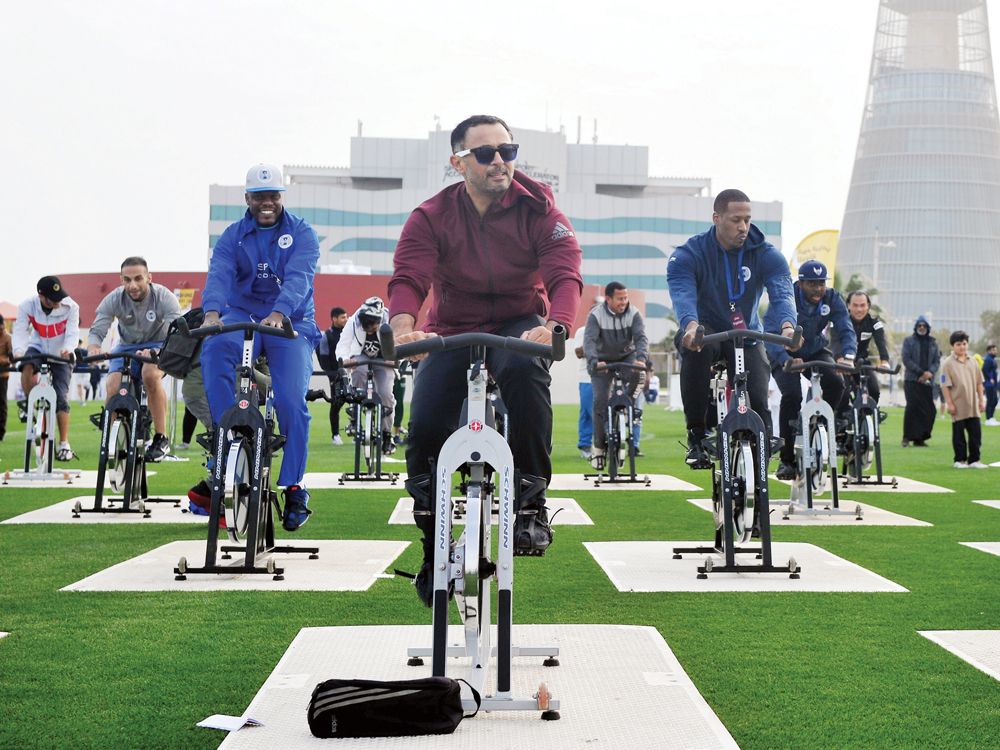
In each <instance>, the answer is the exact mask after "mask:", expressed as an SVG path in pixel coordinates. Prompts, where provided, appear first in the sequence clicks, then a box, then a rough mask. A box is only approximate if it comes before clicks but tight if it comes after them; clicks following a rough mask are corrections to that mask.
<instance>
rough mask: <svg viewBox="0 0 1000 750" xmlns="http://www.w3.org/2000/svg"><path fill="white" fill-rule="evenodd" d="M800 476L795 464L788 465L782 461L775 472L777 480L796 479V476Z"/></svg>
mask: <svg viewBox="0 0 1000 750" xmlns="http://www.w3.org/2000/svg"><path fill="white" fill-rule="evenodd" d="M796 474H798V469H796V468H795V464H792V463H788V462H787V461H781V462H780V463H779V464H778V470H777V471H776V472H774V478H775V479H786V480H787V479H795V475H796Z"/></svg>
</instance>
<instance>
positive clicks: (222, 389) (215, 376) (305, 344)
mask: <svg viewBox="0 0 1000 750" xmlns="http://www.w3.org/2000/svg"><path fill="white" fill-rule="evenodd" d="M246 320H251V316H250V314H249V313H247V312H244V311H243V310H239V309H237V308H233V307H227V308H226V309H225V310H224V311H223V313H222V322H223V323H238V322H240V321H246ZM253 320H257V318H253ZM258 322H259V321H258ZM292 327H293V328H294V329H295V330H296V331H298V333H299V336H298V338H294V339H286V338H282V337H280V336H267V335H264V334H260V333H258V334H256V336H255V337H254V342H253V358H254V359H255V360H256V359H257V357H258V356H260V353H261V351H262V350H263V352H264V353H265V354H266V355H267V363H268V367H269V368H270V371H271V384H272V388H273V390H274V408H275V411H276V412H277V416H278V425H279V429H280V431H281V434H282V435H284V436H285V447H284V448H283V456H282V459H281V471H280V473H279V474H278V482H277V483H278V486H280V487H289V486H291V485H295V484H301V483H302V477H303V476H305V472H306V459H307V458H308V456H309V420H310V416H309V409H308V408H307V406H306V391H308V390H309V378H310V377H311V375H312V353H313V346H314V345H315V344H316V341H314V340H313V338H314V336H312V335H311V334H312V333H313V331H314V330H318V329H316V325H315V323H312V322H311V321H301V320H298V321H294V322H293V324H292ZM242 352H243V332H242V331H235V332H233V333H225V334H221V335H218V336H209V337H208V338H207V339H205V343H204V345H203V346H202V351H201V368H202V374H203V376H204V380H205V394H206V395H207V396H208V406H209V408H210V409H211V410H212V419H213V420H215V422H216V424H218V422H219V420H220V419H221V418H222V415H223V414H224V413H225V411H226V409H228V408H229V407H230V406H232V405H233V395H234V394H235V392H236V368H237V367H239V364H240V357H241V355H242Z"/></svg>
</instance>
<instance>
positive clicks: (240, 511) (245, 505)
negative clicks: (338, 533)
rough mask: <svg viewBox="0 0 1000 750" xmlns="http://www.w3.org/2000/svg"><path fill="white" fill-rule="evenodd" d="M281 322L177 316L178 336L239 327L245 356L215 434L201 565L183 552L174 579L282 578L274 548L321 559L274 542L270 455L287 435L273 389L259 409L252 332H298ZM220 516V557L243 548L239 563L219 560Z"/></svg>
mask: <svg viewBox="0 0 1000 750" xmlns="http://www.w3.org/2000/svg"><path fill="white" fill-rule="evenodd" d="M281 324H282V328H281V330H278V329H277V328H271V327H270V326H265V325H263V324H261V323H253V322H250V321H243V322H239V323H227V324H225V325H217V326H208V327H202V328H197V329H195V330H193V331H192V330H189V329H188V325H187V321H186V320H184V318H183V317H181V318H178V319H177V330H178V331H179V332H180V334H181V335H182V336H191V337H194V338H202V337H204V336H214V335H216V334H220V333H229V332H231V331H243V357H242V361H241V363H240V367H239V369H238V370H237V373H236V398H235V401H236V402H235V403H234V404H233V405H232V406H230V407H229V408H228V409H226V411H225V412H224V413H223V415H222V418H221V419H220V420H219V424H218V425H217V426H216V428H215V435H214V439H213V440H214V442H213V451H212V455H213V463H212V476H211V477H210V479H209V483H210V485H211V487H212V505H211V510H210V512H209V517H208V545H207V547H206V549H205V564H204V566H202V567H191V566H189V565H188V561H187V558H185V557H182V558H181V559H180V561H179V562H178V563H177V567H176V568H174V573H175V575H174V578H175V579H176V580H178V581H183V580H186V579H187V576H188V575H190V574H191V573H216V574H233V573H260V574H264V573H266V574H268V575H271V576H273V577H274V580H275V581H282V580H284V578H285V576H284V573H285V569H284V568H279V567H277V565H276V564H275V562H274V558H273V557H271V555H272V554H273V553H275V552H298V553H303V554H308V555H309V559H310V560H315V559H318V558H319V548H318V547H291V546H277V545H275V542H274V516H275V514H276V515H277V516H278V517H279V518H280V517H281V506H280V505H279V504H278V493H277V492H275V491H274V490H272V489H271V460H272V458H273V456H274V452H275V451H277V450H279V449H280V448H281V447H282V446H283V445H284V444H285V437H284V435H280V434H277V433H276V432H275V431H274V392H273V391H272V389H271V388H268V389H267V393H266V395H265V397H264V413H263V414H261V411H260V393H259V391H258V390H257V385H256V383H254V377H253V341H254V334H255V333H261V334H264V335H267V336H283V337H285V338H288V339H293V338H295V337H296V336H298V333H296V332H295V331H294V330H292V322H291V321H290V320H289V319H288V318H284V319H283V320H282V321H281ZM223 517H225V519H226V533H227V534H228V536H229V541H230V542H231V543H232V545H224V546H223V547H222V553H223V554H222V556H221V559H223V560H229V559H231V558H232V555H231V554H230V553H233V552H237V553H243V563H242V564H228V565H220V564H218V563H217V556H218V552H219V547H218V543H219V528H220V526H221V520H222V518H223Z"/></svg>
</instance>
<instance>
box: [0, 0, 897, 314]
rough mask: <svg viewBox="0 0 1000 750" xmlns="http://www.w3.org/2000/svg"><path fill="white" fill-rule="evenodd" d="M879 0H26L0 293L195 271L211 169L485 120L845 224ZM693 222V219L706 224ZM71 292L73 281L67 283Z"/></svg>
mask: <svg viewBox="0 0 1000 750" xmlns="http://www.w3.org/2000/svg"><path fill="white" fill-rule="evenodd" d="M877 10H878V2H877V0H838V1H837V2H836V3H828V2H817V1H816V0H756V2H752V1H750V0H739V1H737V0H701V1H700V2H698V1H696V0H690V1H686V2H679V1H678V0H619V1H618V2H613V3H609V2H604V3H594V2H589V3H588V2H572V3H571V2H554V1H550V0H541V1H539V0H534V1H533V2H523V1H522V0H513V2H506V3H491V4H486V3H470V2H464V3H458V2H451V1H450V0H447V1H444V2H442V1H441V0H439V1H438V2H434V3H414V2H397V1H396V0H392V1H391V2H387V1H382V2H353V1H348V0H326V1H324V0H294V1H284V2H274V0H270V1H268V2H263V1H262V0H240V1H239V2H237V1H236V0H228V1H227V0H172V1H171V2H159V1H157V0H144V1H143V2H136V1H135V0H127V1H122V2H119V1H114V0H91V2H78V1H75V0H73V1H59V0H31V2H17V3H11V4H10V5H9V6H6V8H5V10H4V22H3V24H2V25H0V71H2V73H0V144H2V146H0V170H2V177H0V181H2V182H3V184H5V185H6V188H5V196H4V199H3V200H2V201H0V220H2V224H3V233H2V240H0V243H2V258H3V262H2V266H0V268H2V272H0V300H7V301H9V302H13V303H15V304H16V303H17V302H19V301H21V300H22V299H24V298H26V297H27V296H29V295H31V294H32V293H33V292H34V284H35V282H36V281H37V279H38V278H39V277H40V276H42V275H45V274H49V273H53V274H56V275H58V274H60V273H80V272H94V271H114V270H117V268H118V264H119V263H120V261H121V259H122V258H123V257H124V256H125V255H127V254H132V253H138V254H142V255H144V256H145V257H146V258H147V259H148V260H149V263H150V268H151V270H153V272H154V274H155V272H156V271H157V270H162V271H167V270H170V271H175V270H176V271H181V270H203V269H204V268H205V263H206V262H205V258H206V246H207V241H208V240H207V235H208V230H207V222H208V186H209V185H210V184H211V183H219V184H226V185H232V184H241V183H242V181H243V179H244V176H245V174H246V170H247V169H248V168H249V166H250V165H252V164H255V163H259V162H271V163H274V164H278V165H282V164H313V165H324V166H347V165H348V163H349V150H350V137H351V136H352V135H356V134H357V121H358V120H359V119H360V120H362V121H363V122H364V134H365V135H366V136H385V137H390V136H394V137H410V138H422V137H426V133H427V131H429V130H432V129H433V127H434V119H433V117H434V115H439V116H440V117H441V122H442V127H443V128H445V129H450V128H451V127H453V126H454V125H455V124H456V123H457V122H458V121H459V120H461V119H462V118H464V117H466V116H468V115H470V114H478V113H490V114H496V115H499V116H501V117H503V118H504V119H505V120H507V122H508V123H510V124H511V125H512V126H514V127H515V128H516V127H517V126H521V127H526V128H532V129H539V130H543V129H545V127H546V125H548V126H549V127H552V128H553V129H558V127H559V125H560V124H563V125H565V126H566V131H567V136H568V138H569V139H570V140H571V141H575V137H576V121H577V116H578V115H581V116H582V117H583V120H584V126H583V140H584V141H585V142H586V141H589V139H590V137H591V136H592V134H593V122H594V120H595V118H596V120H597V126H598V135H599V139H600V142H601V143H614V144H621V143H630V144H636V145H648V146H649V149H650V173H651V175H653V176H694V177H711V178H712V185H713V191H714V192H718V191H719V190H722V189H723V188H726V187H739V188H740V189H742V190H744V191H745V192H747V193H748V194H749V195H750V197H751V198H752V199H754V200H758V201H769V200H781V201H783V202H784V225H783V230H784V231H783V240H784V243H785V248H786V252H787V251H788V250H790V249H791V248H793V247H794V246H795V245H797V244H798V243H799V241H800V240H801V239H802V238H803V237H805V236H806V235H807V234H809V233H810V232H813V231H816V230H819V229H839V228H840V223H841V218H842V213H843V210H844V204H845V202H846V200H847V190H848V187H849V184H850V177H851V169H852V167H853V160H854V151H855V147H856V144H857V137H858V129H859V127H860V122H861V113H862V107H863V105H864V98H865V89H866V86H867V79H868V66H869V60H870V56H871V48H872V42H873V39H874V33H875V18H876V14H877ZM707 218H708V217H706V219H707ZM69 291H70V293H71V294H72V289H69Z"/></svg>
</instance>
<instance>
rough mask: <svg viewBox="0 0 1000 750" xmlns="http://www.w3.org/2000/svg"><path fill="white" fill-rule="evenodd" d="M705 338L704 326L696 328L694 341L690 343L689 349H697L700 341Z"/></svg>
mask: <svg viewBox="0 0 1000 750" xmlns="http://www.w3.org/2000/svg"><path fill="white" fill-rule="evenodd" d="M704 338H705V326H698V328H697V329H695V332H694V341H692V342H691V348H692V349H697V348H698V347H699V346H701V342H702V339H704Z"/></svg>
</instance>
